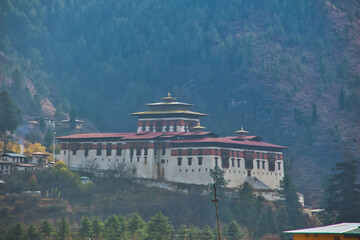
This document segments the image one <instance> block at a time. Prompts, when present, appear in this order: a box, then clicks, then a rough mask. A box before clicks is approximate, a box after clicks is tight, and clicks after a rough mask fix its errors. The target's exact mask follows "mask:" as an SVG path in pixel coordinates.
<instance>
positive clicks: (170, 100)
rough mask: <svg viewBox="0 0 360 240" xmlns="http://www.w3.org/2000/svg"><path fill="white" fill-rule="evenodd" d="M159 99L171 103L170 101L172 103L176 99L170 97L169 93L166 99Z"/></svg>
mask: <svg viewBox="0 0 360 240" xmlns="http://www.w3.org/2000/svg"><path fill="white" fill-rule="evenodd" d="M161 99H162V100H164V102H172V101H174V100H175V99H176V98H174V97H171V94H170V91H169V92H168V95H167V97H163V98H161Z"/></svg>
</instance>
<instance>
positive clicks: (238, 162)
mask: <svg viewBox="0 0 360 240" xmlns="http://www.w3.org/2000/svg"><path fill="white" fill-rule="evenodd" d="M237 166H238V167H240V158H238V159H237Z"/></svg>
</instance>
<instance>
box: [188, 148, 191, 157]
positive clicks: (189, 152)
mask: <svg viewBox="0 0 360 240" xmlns="http://www.w3.org/2000/svg"><path fill="white" fill-rule="evenodd" d="M188 155H189V156H191V155H192V149H191V148H189V149H188Z"/></svg>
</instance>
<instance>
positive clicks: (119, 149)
mask: <svg viewBox="0 0 360 240" xmlns="http://www.w3.org/2000/svg"><path fill="white" fill-rule="evenodd" d="M121 152H122V151H121V143H118V144H117V145H116V156H121Z"/></svg>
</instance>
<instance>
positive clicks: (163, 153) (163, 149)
mask: <svg viewBox="0 0 360 240" xmlns="http://www.w3.org/2000/svg"><path fill="white" fill-rule="evenodd" d="M165 153H166V145H165V143H163V144H162V146H161V154H162V155H165Z"/></svg>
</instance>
